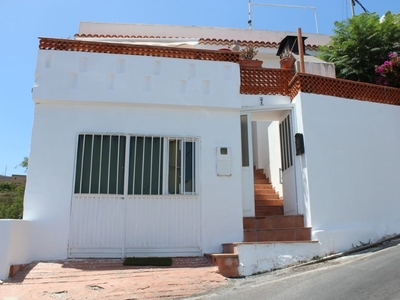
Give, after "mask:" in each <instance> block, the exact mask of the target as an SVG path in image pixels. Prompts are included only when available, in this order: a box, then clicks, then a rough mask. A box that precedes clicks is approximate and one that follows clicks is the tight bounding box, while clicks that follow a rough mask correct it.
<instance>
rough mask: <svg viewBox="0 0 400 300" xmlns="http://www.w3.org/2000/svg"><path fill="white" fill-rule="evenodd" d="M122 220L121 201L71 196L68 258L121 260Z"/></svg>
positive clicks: (113, 198)
mask: <svg viewBox="0 0 400 300" xmlns="http://www.w3.org/2000/svg"><path fill="white" fill-rule="evenodd" d="M124 217H125V216H124V202H123V199H122V197H115V196H114V197H110V196H97V195H96V196H82V195H76V196H74V197H73V199H72V208H71V226H70V239H69V257H121V254H122V253H123V244H124V241H123V238H124V224H125V221H124Z"/></svg>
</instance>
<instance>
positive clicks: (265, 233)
mask: <svg viewBox="0 0 400 300" xmlns="http://www.w3.org/2000/svg"><path fill="white" fill-rule="evenodd" d="M310 240H311V228H310V227H303V228H277V229H258V230H244V241H245V242H263V241H271V242H272V241H310Z"/></svg>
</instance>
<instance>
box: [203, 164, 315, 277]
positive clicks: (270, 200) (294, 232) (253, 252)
mask: <svg viewBox="0 0 400 300" xmlns="http://www.w3.org/2000/svg"><path fill="white" fill-rule="evenodd" d="M254 195H255V217H245V218H243V231H244V232H243V236H244V241H243V242H236V243H227V244H223V245H222V250H223V251H222V252H223V253H221V254H210V255H206V256H208V257H209V259H210V260H211V262H212V263H213V264H214V265H216V266H218V269H219V272H220V273H221V274H222V275H224V276H226V277H231V278H235V277H241V276H247V275H252V274H256V273H260V272H266V271H269V270H271V269H276V268H281V267H284V266H287V265H290V264H294V263H296V262H299V261H306V260H310V259H312V258H313V257H315V256H319V255H320V254H321V253H320V248H319V243H318V242H317V241H311V228H310V227H305V226H304V217H303V215H287V216H285V215H283V199H282V198H280V197H279V194H278V193H277V192H276V191H275V189H274V188H273V186H272V185H271V183H270V182H269V180H268V179H267V178H265V176H264V173H263V170H255V171H254Z"/></svg>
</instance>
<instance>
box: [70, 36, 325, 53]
mask: <svg viewBox="0 0 400 300" xmlns="http://www.w3.org/2000/svg"><path fill="white" fill-rule="evenodd" d="M75 38H126V39H145V38H148V39H154V38H155V39H166V38H182V37H172V36H147V35H144V36H141V35H116V34H112V35H110V34H84V33H82V34H75ZM237 42H238V44H239V45H240V46H255V47H259V48H274V49H278V48H279V43H276V42H264V41H247V40H237ZM199 44H203V45H223V46H227V45H228V46H229V45H233V40H229V39H209V38H200V39H199ZM306 49H307V50H309V51H317V50H318V45H311V44H308V45H306Z"/></svg>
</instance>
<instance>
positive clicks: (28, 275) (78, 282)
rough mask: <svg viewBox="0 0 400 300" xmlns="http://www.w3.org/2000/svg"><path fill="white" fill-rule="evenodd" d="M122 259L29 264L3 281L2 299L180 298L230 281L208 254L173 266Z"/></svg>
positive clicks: (175, 263)
mask: <svg viewBox="0 0 400 300" xmlns="http://www.w3.org/2000/svg"><path fill="white" fill-rule="evenodd" d="M122 261H123V260H122V259H74V260H63V261H52V262H36V263H31V264H29V265H27V266H26V267H25V268H23V269H22V270H21V271H20V272H18V273H17V274H16V275H15V276H14V277H13V278H9V279H8V280H6V281H4V282H3V284H2V285H0V299H1V300H5V299H7V300H11V299H13V300H14V299H126V300H128V299H129V300H133V299H158V298H163V299H179V298H185V297H189V296H191V295H195V294H201V293H205V292H208V291H211V290H212V289H215V288H217V287H220V286H223V285H225V284H227V283H228V280H227V279H226V278H225V277H223V276H222V275H220V274H218V273H217V267H214V266H211V265H210V263H209V262H208V260H207V259H205V258H204V257H196V258H174V259H173V265H172V266H171V267H132V266H123V265H122Z"/></svg>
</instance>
